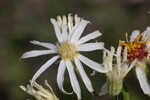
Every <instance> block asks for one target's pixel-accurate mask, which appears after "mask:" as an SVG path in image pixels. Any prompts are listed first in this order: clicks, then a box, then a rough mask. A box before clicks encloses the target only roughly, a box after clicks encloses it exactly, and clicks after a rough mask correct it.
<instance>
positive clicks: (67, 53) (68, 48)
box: [59, 42, 78, 60]
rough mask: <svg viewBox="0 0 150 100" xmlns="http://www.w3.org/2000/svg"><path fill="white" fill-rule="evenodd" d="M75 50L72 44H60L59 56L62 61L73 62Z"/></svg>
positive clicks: (75, 54)
mask: <svg viewBox="0 0 150 100" xmlns="http://www.w3.org/2000/svg"><path fill="white" fill-rule="evenodd" d="M77 54H78V52H77V48H76V46H75V45H74V44H72V43H68V42H62V43H61V44H60V47H59V55H60V56H61V58H62V59H63V60H73V58H74V57H75V56H77Z"/></svg>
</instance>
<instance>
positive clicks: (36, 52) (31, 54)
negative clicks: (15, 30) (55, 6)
mask: <svg viewBox="0 0 150 100" xmlns="http://www.w3.org/2000/svg"><path fill="white" fill-rule="evenodd" d="M54 53H57V51H54V50H31V51H28V52H25V53H24V54H23V55H22V56H21V58H23V59H24V58H30V57H37V56H41V55H47V54H54Z"/></svg>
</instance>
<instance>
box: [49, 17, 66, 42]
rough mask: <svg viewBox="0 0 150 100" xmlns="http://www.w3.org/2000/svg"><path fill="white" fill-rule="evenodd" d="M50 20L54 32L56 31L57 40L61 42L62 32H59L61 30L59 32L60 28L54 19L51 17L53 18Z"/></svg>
mask: <svg viewBox="0 0 150 100" xmlns="http://www.w3.org/2000/svg"><path fill="white" fill-rule="evenodd" d="M50 20H51V23H52V24H53V26H54V29H55V33H56V37H57V39H58V41H59V42H62V41H63V38H62V34H61V32H60V28H59V26H58V24H57V22H56V20H55V19H53V18H51V19H50Z"/></svg>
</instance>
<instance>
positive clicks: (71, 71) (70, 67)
mask: <svg viewBox="0 0 150 100" xmlns="http://www.w3.org/2000/svg"><path fill="white" fill-rule="evenodd" d="M66 66H67V69H68V72H69V77H70V82H71V85H72V88H73V91H74V92H75V93H76V95H77V97H78V100H81V90H80V86H79V83H78V80H77V77H76V75H75V72H74V69H73V65H72V63H71V61H66Z"/></svg>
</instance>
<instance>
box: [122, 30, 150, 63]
mask: <svg viewBox="0 0 150 100" xmlns="http://www.w3.org/2000/svg"><path fill="white" fill-rule="evenodd" d="M142 37H143V33H141V34H139V35H137V36H136V38H135V40H134V41H128V35H127V34H126V41H125V42H124V41H121V40H120V41H119V44H120V45H121V46H122V47H123V48H125V47H127V50H128V51H127V53H128V54H127V56H128V61H129V62H131V61H133V60H134V59H136V58H137V59H138V60H142V59H143V58H144V57H147V55H148V52H147V50H146V44H147V43H150V41H144V39H143V38H142ZM122 52H123V51H122Z"/></svg>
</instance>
